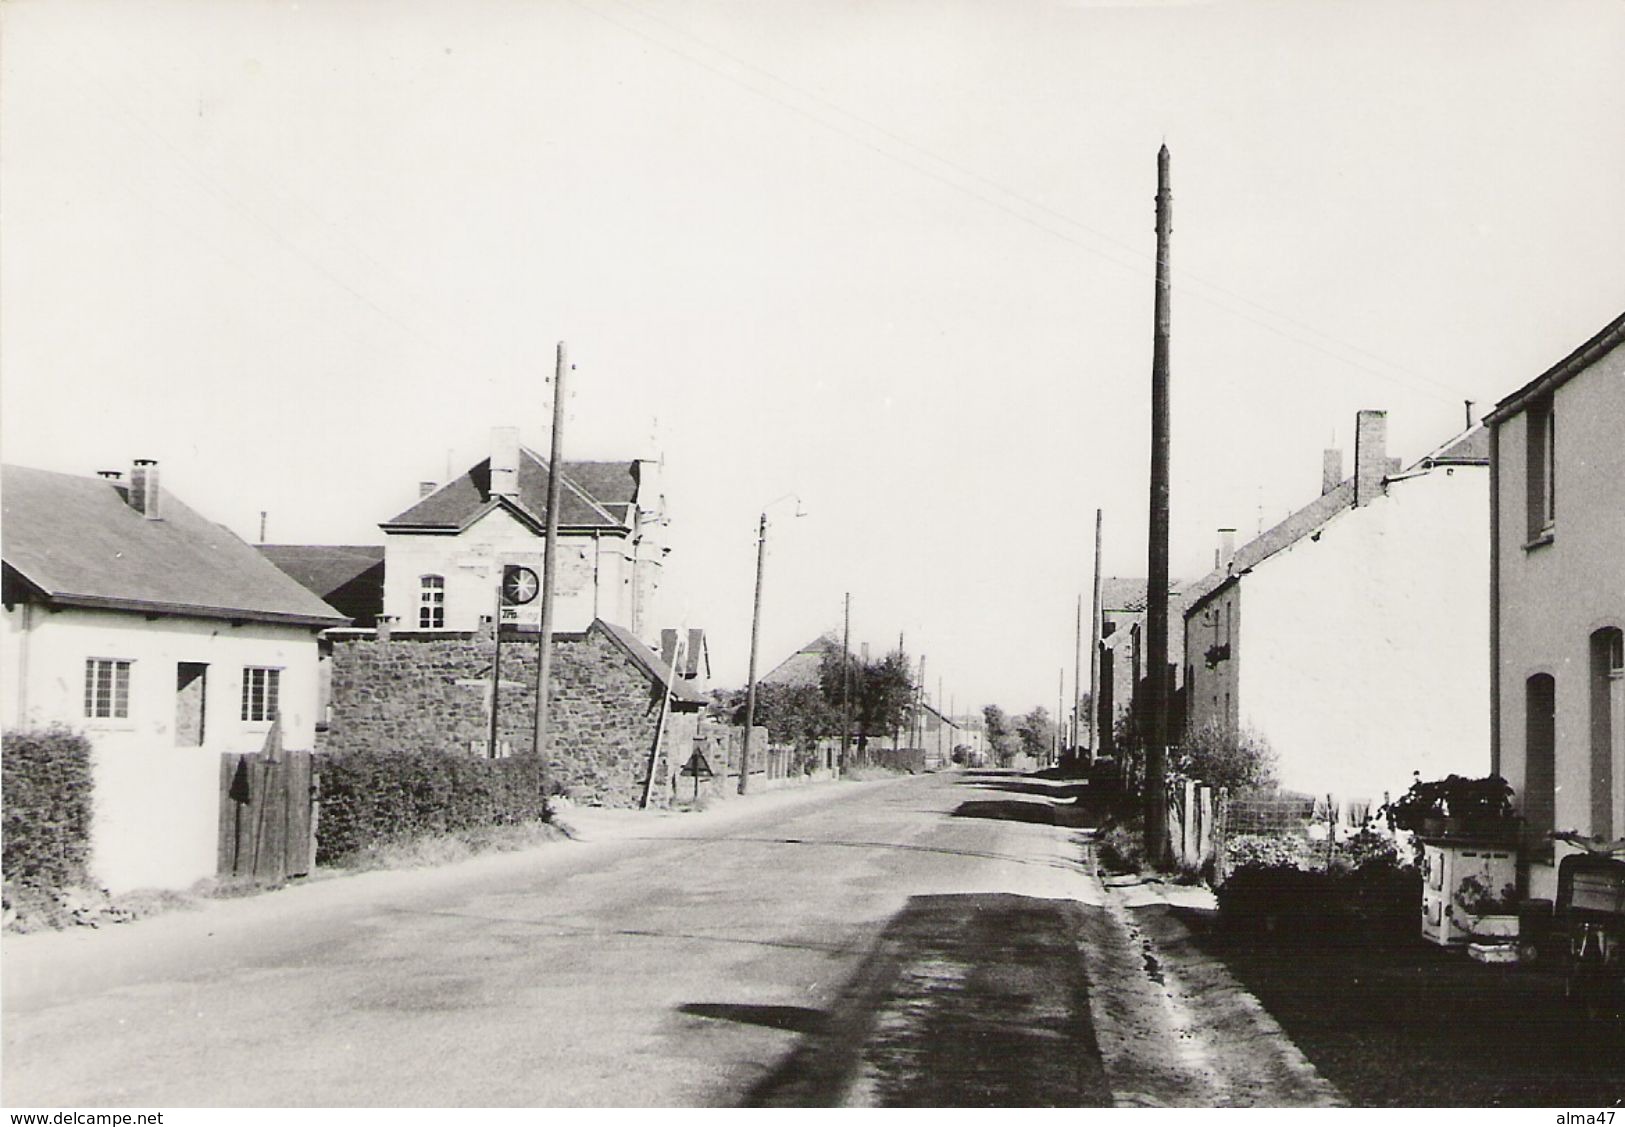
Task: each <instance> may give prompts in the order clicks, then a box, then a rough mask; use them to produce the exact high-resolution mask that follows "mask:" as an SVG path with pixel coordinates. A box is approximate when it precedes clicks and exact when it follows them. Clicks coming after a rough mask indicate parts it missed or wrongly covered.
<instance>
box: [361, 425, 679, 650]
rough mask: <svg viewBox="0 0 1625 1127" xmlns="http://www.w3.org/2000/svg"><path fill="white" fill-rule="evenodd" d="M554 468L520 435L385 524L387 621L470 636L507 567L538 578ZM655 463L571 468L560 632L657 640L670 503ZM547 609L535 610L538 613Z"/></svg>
mask: <svg viewBox="0 0 1625 1127" xmlns="http://www.w3.org/2000/svg"><path fill="white" fill-rule="evenodd" d="M549 472H550V471H549V468H548V465H547V462H546V461H545V460H543V459H542V458H541V457H540V456H538V455H537V454H536V453H534V452H533V451H531V450H529V449H527V448H525V447H523V446H521V445H520V442H519V432H518V430H517V429H516V428H513V427H498V428H496V430H494V431H493V432H492V439H491V453H490V456H489V457H487V458H485V459H484V460H482V461H480V462H479V463H478V464H476V465H474V466H472V467H471V468H470V469H469V470H468V471H467V472H466V473H464V474H463V475H462V476H461V477H459V478H457V479H456V480H455V481H451V482H448V483H446V484H445V485H438V486H437V485H435V484H434V483H433V482H425V483H424V484H423V485H422V486H421V487H420V491H421V492H422V494H423V496H421V497H420V498H419V500H418V502H417V503H416V504H414V505H412V506H411V507H410V508H408V509H406V510H405V511H404V512H401V513H399V514H398V515H396V516H395V517H393V518H391V519H389V520H387V521H385V522H383V524H382V525H380V527H381V528H382V529H383V530H384V533H385V548H384V613H385V614H386V615H387V616H388V617H389V618H390V619H391V620H392V622H393V625H394V626H395V627H396V628H397V629H400V630H425V631H454V632H455V631H468V630H474V629H476V628H477V627H478V626H479V623H480V619H481V617H482V616H485V617H489V616H490V615H492V614H493V613H494V609H495V599H496V591H497V585H498V584H499V583H500V582H501V579H502V574H503V568H504V566H505V565H509V564H513V565H518V566H523V567H528V568H530V569H531V570H532V571H533V572H534V573H535V574H536V575H538V576H540V575H541V574H542V563H543V557H544V550H543V549H544V536H545V531H546V517H547V495H548V474H549ZM658 478H659V466H658V464H657V463H655V462H652V461H643V460H639V461H628V462H568V463H566V464H565V467H564V473H563V475H562V480H561V482H560V492H559V513H558V529H559V549H560V554H559V560H558V566H557V584H558V585H557V588H556V589H555V601H554V608H553V628H554V630H556V631H558V632H561V633H580V632H583V631H585V630H586V629H587V627H588V626H589V625H590V624H591V623H592V622H593V621H594V620H596V619H602V620H603V621H605V622H610V623H614V624H615V625H617V626H624V627H626V628H627V629H629V630H631V631H632V633H633V634H635V635H637V636H638V637H639V638H642V639H644V640H645V641H647V642H650V643H651V644H652V643H654V642H656V641H658V638H659V634H658V630H657V628H656V627H655V625H654V623H655V621H656V620H655V616H654V605H653V604H654V600H655V597H656V594H657V592H658V591H659V588H660V576H661V572H662V569H663V567H664V564H665V557H666V553H667V548H666V545H665V525H666V517H665V501H664V498H663V497H662V496H661V494H660V486H659V480H658ZM539 605H540V604H539V602H538V603H537V604H536V606H538V607H539Z"/></svg>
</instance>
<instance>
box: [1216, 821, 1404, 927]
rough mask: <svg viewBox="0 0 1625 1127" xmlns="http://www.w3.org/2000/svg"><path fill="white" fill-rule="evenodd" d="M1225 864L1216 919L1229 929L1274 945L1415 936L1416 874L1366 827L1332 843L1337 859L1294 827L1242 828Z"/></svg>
mask: <svg viewBox="0 0 1625 1127" xmlns="http://www.w3.org/2000/svg"><path fill="white" fill-rule="evenodd" d="M1225 855H1226V858H1227V860H1228V861H1229V862H1230V865H1231V867H1232V871H1231V873H1230V876H1229V878H1228V879H1227V880H1226V881H1225V882H1224V883H1223V884H1222V885H1220V886H1219V888H1218V890H1217V897H1218V902H1219V919H1220V922H1221V926H1222V927H1223V928H1224V929H1225V931H1227V932H1228V933H1230V934H1231V935H1233V936H1241V937H1247V938H1250V939H1253V940H1262V941H1266V942H1271V943H1278V944H1292V943H1303V942H1314V943H1319V944H1322V945H1326V946H1339V945H1346V944H1394V943H1404V942H1408V941H1410V940H1414V939H1415V937H1416V928H1417V912H1418V910H1419V909H1420V907H1421V903H1422V875H1421V872H1420V871H1419V870H1418V869H1417V868H1416V866H1414V865H1412V864H1409V863H1408V862H1406V861H1404V860H1403V859H1402V856H1401V853H1400V850H1399V848H1398V846H1397V845H1396V844H1395V843H1394V842H1393V841H1392V840H1390V839H1388V838H1386V837H1384V836H1383V835H1381V834H1379V833H1375V832H1373V831H1370V830H1361V831H1360V832H1359V833H1357V834H1355V835H1354V836H1353V837H1351V838H1349V839H1348V840H1347V841H1344V842H1339V843H1338V846H1337V853H1336V854H1335V857H1336V860H1335V861H1334V863H1333V864H1332V865H1330V866H1327V865H1326V863H1325V853H1324V851H1323V850H1322V849H1321V848H1319V847H1318V846H1316V845H1314V844H1313V843H1311V842H1309V841H1308V840H1307V839H1305V838H1302V837H1299V836H1298V835H1295V834H1242V835H1238V836H1237V837H1235V838H1232V839H1231V840H1230V841H1229V842H1228V843H1227V844H1226V850H1225Z"/></svg>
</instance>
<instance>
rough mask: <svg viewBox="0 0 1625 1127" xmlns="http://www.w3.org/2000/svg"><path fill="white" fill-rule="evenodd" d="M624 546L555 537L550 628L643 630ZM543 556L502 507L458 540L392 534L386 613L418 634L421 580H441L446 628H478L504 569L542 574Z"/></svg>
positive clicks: (625, 541)
mask: <svg viewBox="0 0 1625 1127" xmlns="http://www.w3.org/2000/svg"><path fill="white" fill-rule="evenodd" d="M629 541H630V538H629V537H628V536H627V535H626V534H624V533H613V532H610V533H603V534H600V535H598V536H596V537H595V536H590V535H580V534H571V535H561V536H560V537H559V549H560V556H559V566H558V573H557V584H558V586H557V589H556V595H555V601H554V604H553V628H554V630H556V631H558V632H560V633H579V632H581V631H584V630H586V629H587V627H588V626H590V625H592V620H593V619H594V618H595V617H597V618H602V619H604V620H605V621H606V622H613V623H616V624H617V625H622V626H628V627H631V628H633V629H640V627H641V626H642V625H643V624H634V623H633V621H632V618H633V615H632V584H631V579H632V562H631V558H632V545H631V543H630V542H629ZM544 556H545V551H544V544H543V540H542V538H541V537H539V536H537V535H536V534H535V533H534V532H532V531H531V530H530V529H529V528H527V527H526V526H525V525H523V524H521V523H520V522H519V521H518V520H516V519H514V517H513V516H511V515H510V514H509V513H507V512H505V511H503V510H501V509H494V510H492V511H491V512H489V513H487V514H486V515H485V516H484V517H482V518H480V520H478V521H476V522H475V523H474V524H473V525H472V526H470V527H469V528H468V529H466V530H465V531H464V532H462V533H461V534H459V535H456V536H450V535H440V536H431V535H425V534H421V533H391V534H390V535H389V537H388V539H387V540H386V541H385V546H384V613H385V614H387V615H392V616H394V618H395V623H394V626H395V628H396V629H399V630H416V629H418V607H419V593H420V591H421V580H422V577H423V576H425V575H440V576H444V578H445V581H446V588H445V590H446V604H445V605H446V625H445V629H447V630H474V629H477V628H478V627H479V624H480V618H481V617H482V616H489V615H491V614H492V613H494V611H495V608H496V589H497V584H498V582H499V581H500V579H501V576H502V568H503V567H504V566H505V565H507V564H517V565H520V566H523V567H528V568H531V569H532V570H533V571H535V572H536V574H537V576H540V575H541V574H542V564H543V560H544ZM595 576H596V578H595ZM538 605H539V604H538ZM643 633H647V631H643ZM656 633H657V634H658V631H656ZM640 636H641V634H640ZM652 640H654V641H658V637H657V638H655V639H652Z"/></svg>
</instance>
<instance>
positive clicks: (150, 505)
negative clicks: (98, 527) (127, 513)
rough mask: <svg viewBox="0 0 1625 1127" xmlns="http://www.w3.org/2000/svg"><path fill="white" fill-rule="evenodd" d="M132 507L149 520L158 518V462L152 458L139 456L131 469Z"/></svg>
mask: <svg viewBox="0 0 1625 1127" xmlns="http://www.w3.org/2000/svg"><path fill="white" fill-rule="evenodd" d="M129 501H130V508H132V509H134V510H135V511H136V512H138V513H140V514H141V515H142V516H144V517H146V518H147V519H148V520H158V519H160V517H161V515H162V514H160V513H159V511H158V463H157V462H156V461H154V460H153V459H151V458H137V459H136V460H135V464H134V466H132V467H131V469H130V494H129Z"/></svg>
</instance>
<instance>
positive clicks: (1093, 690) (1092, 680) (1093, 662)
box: [1089, 509, 1100, 763]
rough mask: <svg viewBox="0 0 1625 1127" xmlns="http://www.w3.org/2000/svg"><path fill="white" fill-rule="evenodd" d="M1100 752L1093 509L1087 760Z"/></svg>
mask: <svg viewBox="0 0 1625 1127" xmlns="http://www.w3.org/2000/svg"><path fill="white" fill-rule="evenodd" d="M1099 754H1100V510H1099V509H1096V510H1095V606H1094V610H1093V611H1091V612H1090V614H1089V762H1091V763H1093V762H1094V761H1095V758H1096V757H1097V756H1098V755H1099Z"/></svg>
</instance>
